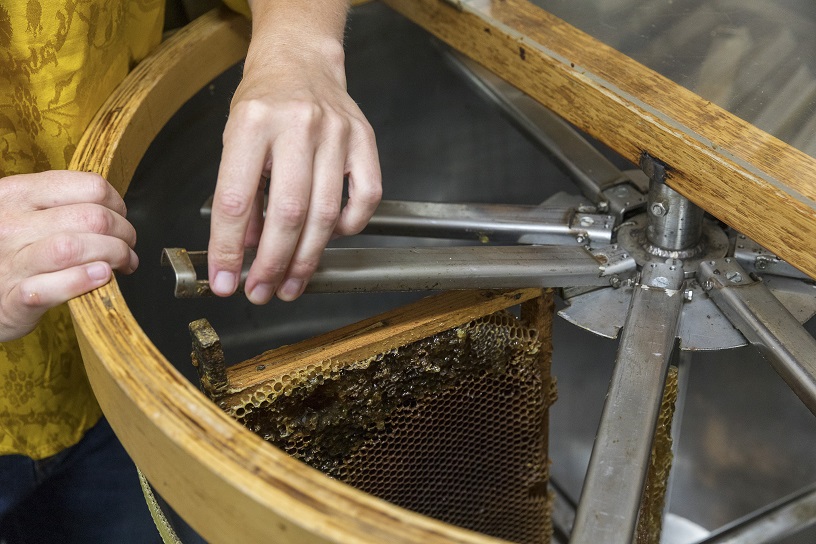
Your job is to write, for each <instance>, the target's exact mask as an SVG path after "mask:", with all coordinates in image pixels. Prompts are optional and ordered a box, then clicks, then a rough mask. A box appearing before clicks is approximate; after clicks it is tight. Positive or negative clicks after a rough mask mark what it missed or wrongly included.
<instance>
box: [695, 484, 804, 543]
mask: <svg viewBox="0 0 816 544" xmlns="http://www.w3.org/2000/svg"><path fill="white" fill-rule="evenodd" d="M814 524H816V484H812V485H809V486H808V487H806V488H804V489H801V490H799V491H797V492H796V493H793V494H792V495H789V496H788V497H785V498H783V499H781V500H780V501H778V502H775V503H773V504H769V505H768V506H766V507H764V508H761V509H760V510H757V511H756V512H753V513H751V514H748V515H747V516H745V517H743V518H741V519H738V520H737V521H735V522H734V523H731V524H729V525H726V526H725V527H723V528H721V529H719V530H717V531H715V532H714V533H712V534H711V535H709V536H708V537H706V538H704V539H703V540H701V541H699V542H698V543H697V544H765V543H770V542H779V541H780V540H781V539H783V538H785V537H787V536H790V535H794V534H796V533H798V532H799V531H803V530H805V529H807V528H808V527H810V526H811V525H814Z"/></svg>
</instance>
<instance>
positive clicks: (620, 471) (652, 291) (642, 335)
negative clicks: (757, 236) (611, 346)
mask: <svg viewBox="0 0 816 544" xmlns="http://www.w3.org/2000/svg"><path fill="white" fill-rule="evenodd" d="M682 284H683V270H682V267H680V266H677V265H672V264H668V263H667V264H663V263H660V264H650V265H648V266H646V267H645V268H644V270H643V272H642V277H641V282H640V284H638V285H636V286H635V289H634V292H633V295H632V302H631V305H630V307H629V315H628V317H627V319H626V325H625V326H624V329H623V334H622V336H621V342H620V347H619V348H618V355H617V362H616V364H615V370H614V373H613V375H612V381H611V383H610V386H609V393H608V394H607V397H606V403H605V404H604V409H603V414H602V415H601V423H600V426H599V428H598V434H597V436H596V438H595V445H594V447H593V448H592V456H591V457H590V460H589V468H588V470H587V475H586V479H585V480H584V487H583V491H582V493H581V500H580V502H579V504H578V512H577V514H576V518H575V527H574V529H573V533H572V538H571V539H570V542H571V543H573V544H596V543H598V542H603V543H605V544H614V543H621V544H624V543H625V544H630V543H631V541H632V538H633V536H634V532H635V527H636V524H637V517H638V509H639V506H640V500H641V496H642V494H643V486H644V483H645V479H646V471H647V468H648V464H649V458H650V454H651V450H652V441H653V438H654V433H655V425H656V424H657V419H658V415H659V411H660V405H661V402H662V400H663V387H664V384H665V380H666V373H667V370H668V367H669V362H670V359H671V356H672V352H673V349H674V345H675V338H676V336H677V326H678V323H679V321H680V313H681V309H682V305H683V294H682V290H681V286H682Z"/></svg>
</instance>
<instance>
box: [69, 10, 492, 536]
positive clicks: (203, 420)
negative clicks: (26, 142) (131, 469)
mask: <svg viewBox="0 0 816 544" xmlns="http://www.w3.org/2000/svg"><path fill="white" fill-rule="evenodd" d="M247 36H248V25H247V24H246V22H245V21H243V20H241V19H240V18H239V17H237V16H233V15H228V14H222V13H211V14H208V15H206V16H205V17H203V18H201V19H199V20H197V21H196V22H194V23H193V24H192V25H191V26H190V27H188V28H186V29H184V30H182V31H180V32H178V33H177V34H176V35H175V36H174V37H173V38H171V39H170V40H169V41H168V42H167V43H165V44H164V45H163V46H162V47H161V48H160V49H159V51H157V52H156V53H155V54H154V55H152V56H151V57H150V58H149V59H147V60H145V61H144V62H143V63H141V64H140V65H139V66H138V67H137V69H136V70H135V71H134V72H133V74H131V75H130V76H129V77H128V79H127V81H126V82H125V83H124V84H123V85H122V86H121V87H120V88H119V89H118V90H117V91H116V93H115V94H114V95H113V96H112V97H111V98H110V100H108V102H107V103H106V105H105V106H104V107H103V108H102V110H101V111H100V113H99V115H98V116H97V117H96V118H95V120H94V121H93V123H92V125H91V127H90V128H89V130H88V132H87V133H86V134H85V136H84V137H83V139H82V141H81V142H80V144H79V147H78V149H77V152H76V155H75V157H74V160H73V161H72V163H71V167H72V168H73V169H77V170H86V171H94V172H97V173H99V174H101V175H103V176H105V177H107V178H108V179H109V180H110V181H111V183H112V184H113V185H114V186H115V187H116V188H117V189H118V190H119V191H120V192H122V193H124V192H125V191H126V190H127V187H128V184H129V182H130V179H131V177H132V175H133V172H134V170H135V168H136V165H137V164H138V162H139V160H140V159H141V157H142V154H143V153H144V151H145V150H146V149H147V147H148V145H149V143H150V141H151V140H152V139H153V138H154V137H155V136H156V134H157V132H158V131H159V130H160V129H161V127H162V126H163V125H164V123H165V122H166V121H167V120H168V119H169V118H170V116H171V115H172V114H173V113H174V112H175V111H176V110H177V109H178V108H179V107H180V106H181V105H182V104H183V103H184V101H185V100H186V99H187V98H189V97H190V96H192V94H194V92H196V91H197V90H198V89H200V88H201V87H203V86H204V85H205V84H206V83H207V82H208V81H209V80H210V79H212V78H213V77H215V76H216V75H218V74H219V73H220V72H222V71H224V70H225V69H227V68H228V67H229V66H231V65H232V64H234V63H235V62H237V61H239V60H240V59H241V58H242V57H243V55H244V54H245V52H246V46H247ZM70 308H71V312H72V315H73V317H74V322H75V324H76V328H77V333H78V337H79V341H80V346H81V348H82V353H83V357H84V358H85V364H86V369H87V372H88V377H89V379H90V381H91V384H92V386H93V389H94V392H95V394H96V395H97V398H98V399H99V402H100V404H101V405H102V408H103V410H104V412H105V414H106V416H107V418H108V419H109V421H110V423H111V426H112V427H113V428H114V430H115V431H116V434H117V435H118V436H119V438H120V440H121V441H122V443H123V444H124V446H125V448H126V449H127V451H128V453H129V454H130V455H131V456H132V457H133V459H134V460H135V462H136V463H137V465H139V467H140V468H141V469H142V471H143V472H144V473H145V475H146V476H147V477H148V479H149V480H150V482H151V483H152V484H153V485H154V486H155V487H156V489H157V490H158V491H159V492H160V493H161V494H162V496H164V497H165V498H166V499H167V500H168V502H170V504H172V505H173V506H174V508H176V509H177V511H178V512H179V513H180V514H181V515H182V516H183V517H184V518H185V519H186V520H187V521H189V523H190V524H191V525H192V526H193V527H194V528H195V529H196V530H197V531H199V532H200V533H201V534H202V535H203V536H204V537H205V538H206V539H207V540H208V541H210V542H214V543H218V542H223V543H233V542H242V543H243V542H247V543H250V542H276V543H281V544H285V543H291V544H316V543H322V542H342V543H364V542H365V543H372V544H373V543H378V544H379V543H383V542H389V543H408V542H411V543H416V542H423V543H442V542H468V543H479V544H488V543H495V542H500V541H498V540H495V539H491V538H487V537H484V536H482V535H478V534H476V533H471V532H468V531H464V530H462V529H458V528H456V527H452V526H450V525H446V524H444V523H441V522H438V521H436V520H432V519H430V518H426V517H423V516H420V515H417V514H414V513H411V512H408V511H406V510H402V509H400V508H397V507H395V506H393V505H390V504H389V503H386V502H384V501H380V500H378V499H375V498H373V497H371V496H369V495H366V494H364V493H362V492H360V491H357V490H355V489H353V488H351V487H348V486H345V485H343V484H340V483H339V482H336V481H334V480H331V479H329V478H327V477H326V476H324V475H323V474H321V473H319V472H317V471H315V470H313V469H311V468H309V467H306V466H305V465H303V464H302V463H300V462H298V461H295V460H294V459H291V458H290V457H288V456H287V455H286V454H284V453H283V452H281V451H279V450H276V449H275V448H273V447H270V446H269V444H267V443H265V442H264V441H263V440H261V439H260V438H259V437H257V436H255V435H254V434H252V433H251V432H250V431H248V430H246V429H244V428H243V427H242V426H241V425H239V424H238V423H237V422H235V421H234V420H232V419H231V418H229V417H228V416H227V415H226V414H225V413H224V412H222V411H221V410H219V409H218V408H217V407H216V406H215V405H213V404H212V403H211V402H210V401H209V400H208V399H207V398H206V397H204V395H203V394H201V393H200V392H199V391H198V390H197V389H196V388H194V387H193V386H192V385H191V384H190V383H189V382H188V381H187V380H186V379H185V378H184V377H183V376H181V375H180V374H179V373H178V372H177V371H176V370H175V369H174V368H173V367H172V365H170V363H169V362H168V361H167V360H166V359H165V357H164V356H163V355H162V354H161V353H160V352H159V351H158V350H157V349H156V347H155V346H154V345H153V344H152V343H151V342H150V340H149V339H148V338H147V336H146V335H145V334H144V332H143V331H142V330H141V328H140V327H139V325H138V324H137V322H136V321H135V319H134V318H133V316H132V314H131V313H130V311H129V310H128V308H127V304H126V302H125V300H124V299H123V297H122V295H121V292H120V291H119V288H118V286H117V284H116V282H115V281H114V282H112V283H111V284H109V285H107V286H105V287H103V288H101V289H98V290H96V291H94V292H93V293H90V294H88V295H85V296H83V297H80V298H78V299H75V300H73V301H71V302H70Z"/></svg>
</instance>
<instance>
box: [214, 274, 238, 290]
mask: <svg viewBox="0 0 816 544" xmlns="http://www.w3.org/2000/svg"><path fill="white" fill-rule="evenodd" d="M236 287H237V285H236V279H235V274H233V273H232V272H226V271H224V270H222V271H220V272H218V273H216V275H215V279H214V280H213V281H212V290H213V292H215V293H217V294H220V295H231V294H232V293H233V291H235V288H236Z"/></svg>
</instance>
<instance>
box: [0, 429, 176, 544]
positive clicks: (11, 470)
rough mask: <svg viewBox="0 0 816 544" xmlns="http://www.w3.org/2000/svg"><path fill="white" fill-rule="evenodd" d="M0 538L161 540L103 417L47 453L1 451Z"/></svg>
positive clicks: (31, 541) (143, 543) (145, 543)
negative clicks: (51, 453) (81, 434)
mask: <svg viewBox="0 0 816 544" xmlns="http://www.w3.org/2000/svg"><path fill="white" fill-rule="evenodd" d="M185 542H186V541H185ZM0 543H2V544H40V543H43V544H51V543H60V544H72V543H77V544H79V543H83V544H97V543H99V544H107V543H112V544H129V543H133V544H151V543H157V544H158V543H161V538H160V537H159V533H158V531H157V530H156V526H155V525H154V524H153V520H152V518H151V517H150V512H149V511H148V509H147V505H146V504H145V500H144V496H143V494H142V490H141V487H140V486H139V480H138V477H137V475H136V468H135V467H134V465H133V462H132V461H131V460H130V458H129V457H128V455H127V453H125V450H124V448H122V446H121V444H120V443H119V440H117V438H116V436H115V435H114V434H113V431H112V430H111V428H110V425H109V424H108V422H107V420H105V419H104V418H103V419H102V420H101V421H100V422H99V423H97V424H96V425H95V426H94V427H93V428H92V429H91V430H89V431H88V432H87V433H86V434H85V436H84V437H83V438H82V440H80V442H79V443H78V444H76V445H75V446H72V447H70V448H68V449H66V450H64V451H62V452H60V453H58V454H56V455H54V456H52V457H48V458H46V459H42V460H40V461H34V460H32V459H30V458H28V457H26V456H23V455H5V456H0Z"/></svg>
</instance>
